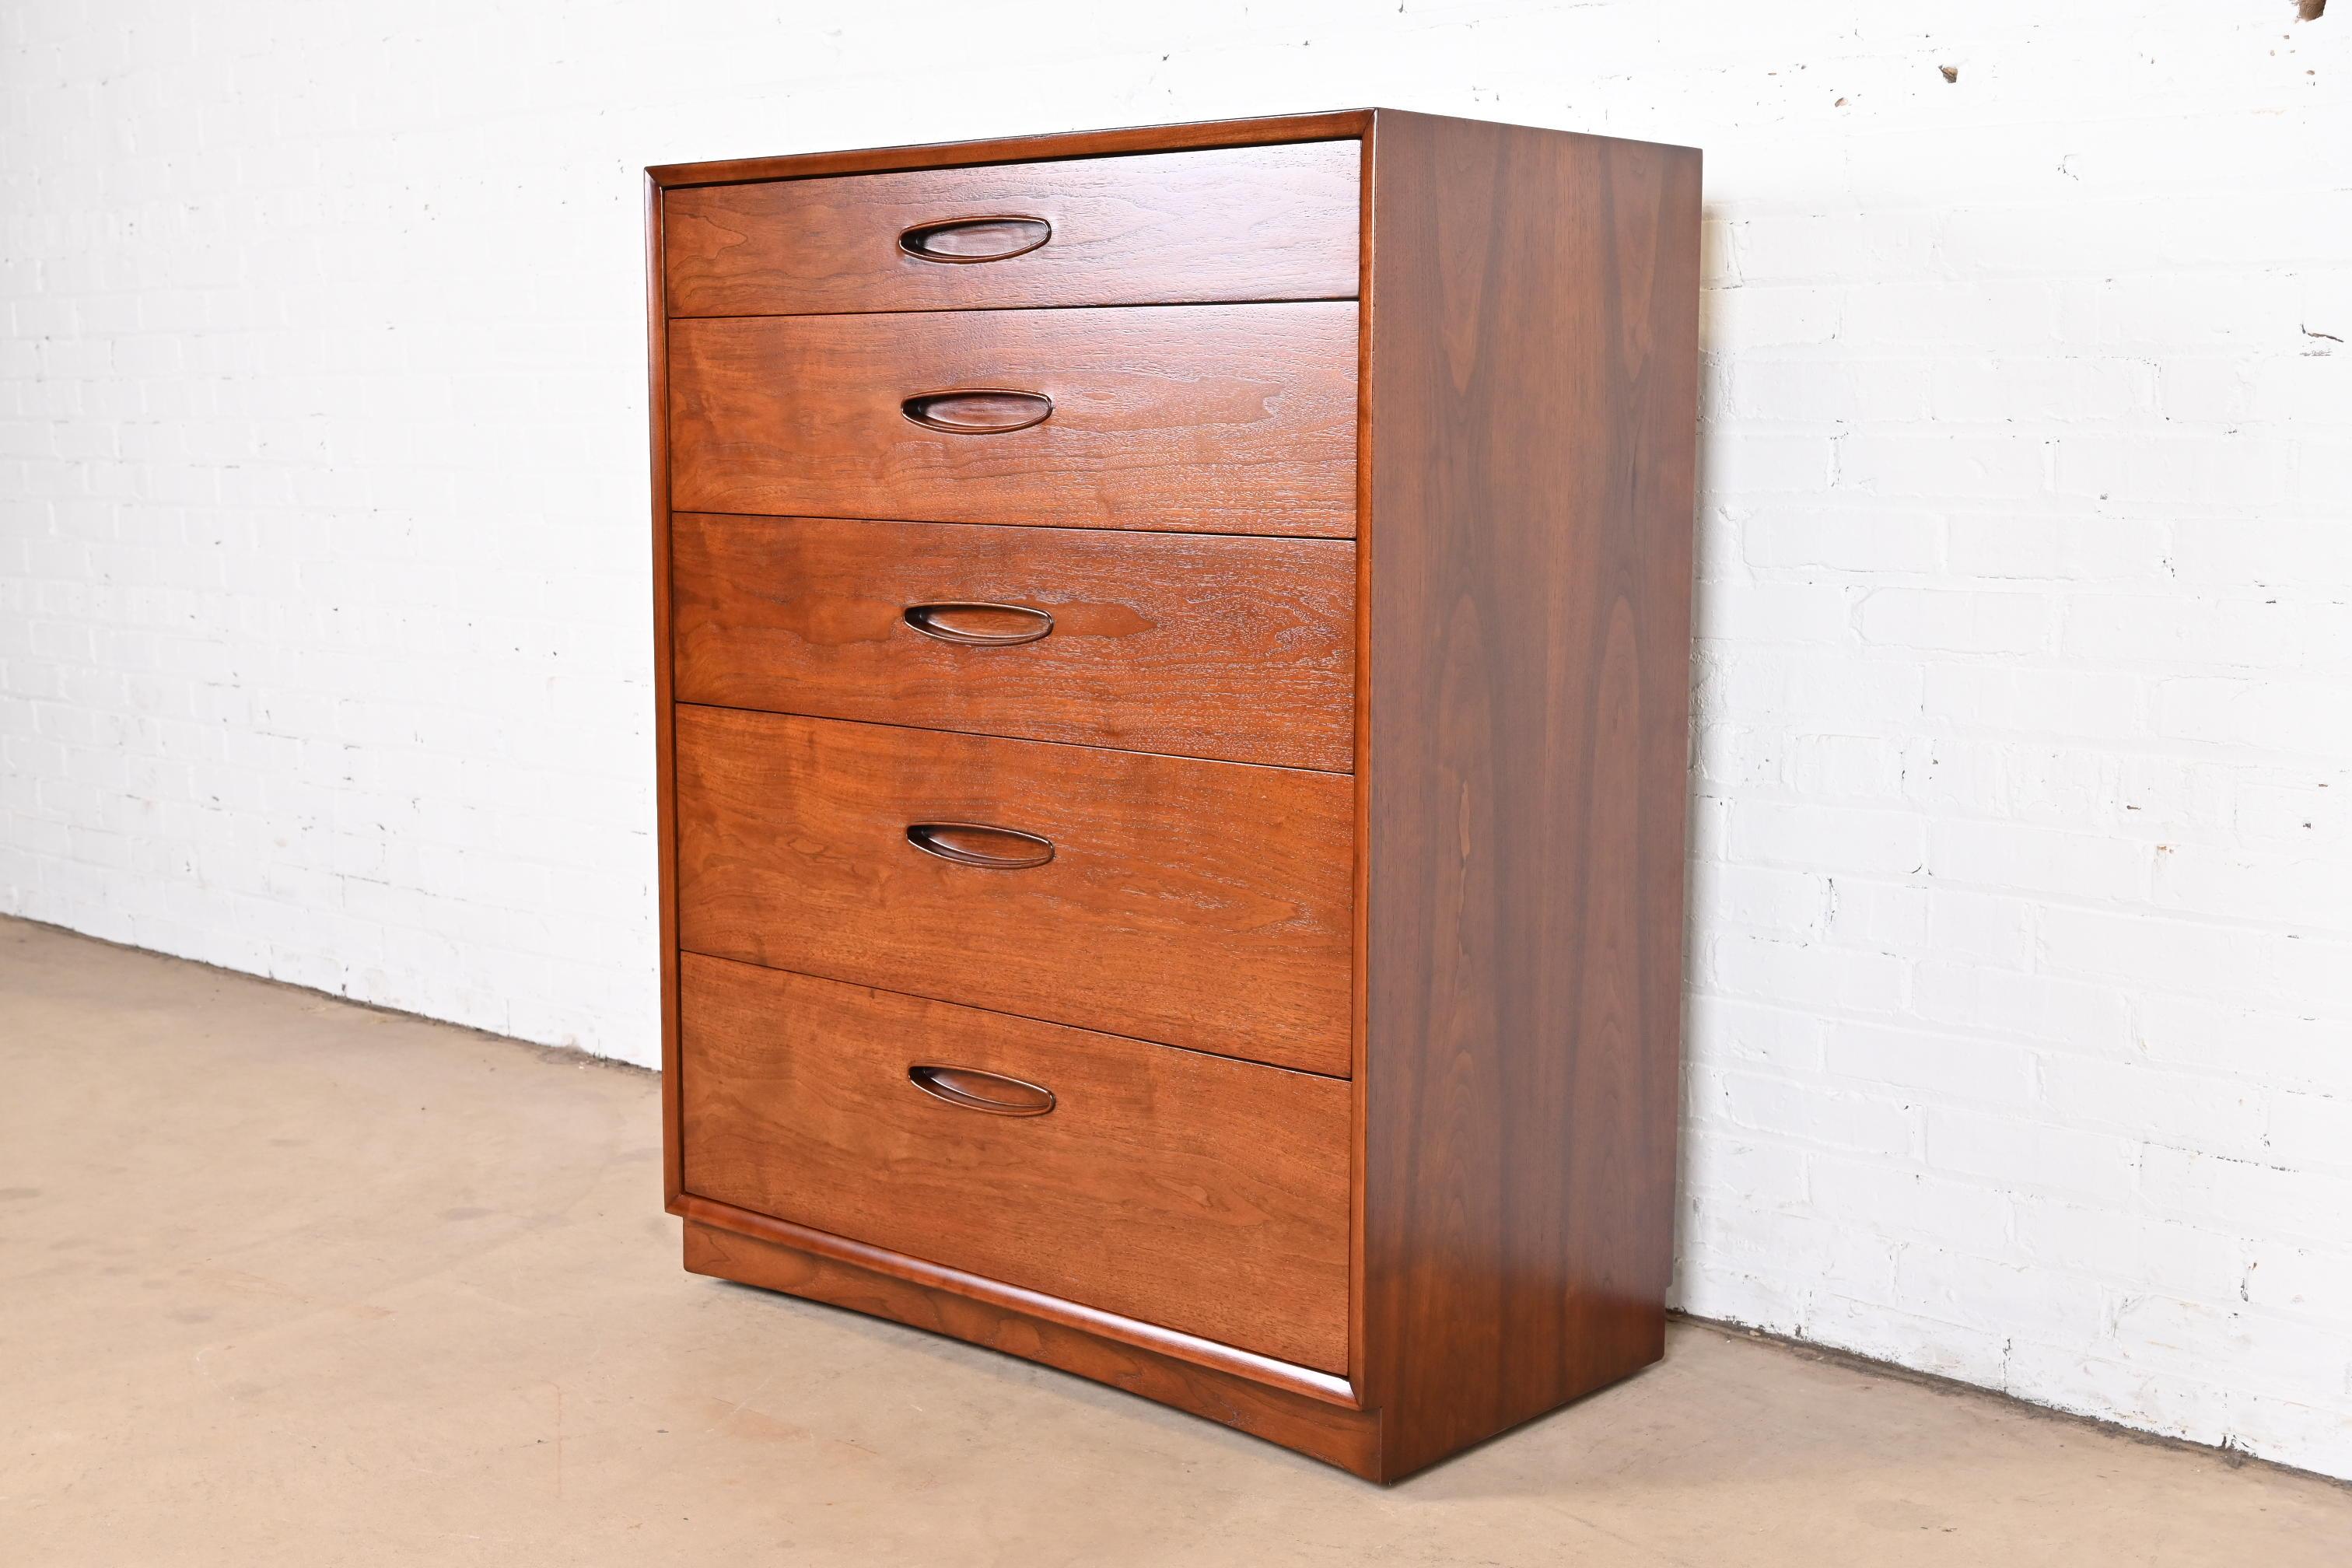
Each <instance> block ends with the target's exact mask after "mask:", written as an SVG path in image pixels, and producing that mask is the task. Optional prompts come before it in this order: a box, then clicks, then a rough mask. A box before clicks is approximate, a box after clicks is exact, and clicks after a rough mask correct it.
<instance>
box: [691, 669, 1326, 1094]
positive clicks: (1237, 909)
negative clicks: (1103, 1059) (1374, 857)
mask: <svg viewBox="0 0 2352 1568" xmlns="http://www.w3.org/2000/svg"><path fill="white" fill-rule="evenodd" d="M676 718H677V763H676V791H675V800H676V803H677V931H678V945H679V946H681V947H683V948H686V949H688V950H689V951H692V952H706V953H712V954H716V955H718V956H720V957H725V958H736V959H741V960H744V961H746V962H749V963H763V964H768V965H771V966H772V967H775V968H779V969H791V970H796V971H799V972H801V973H808V974H816V975H823V976H825V977H827V978H830V979H835V980H844V981H852V982H856V983H857V984H869V985H881V986H886V987H887V988H889V989H890V990H893V991H903V992H908V993H911V994H916V995H920V996H932V997H938V998H941V999H944V1000H949V1001H955V1002H962V1003H968V1004H970V1005H974V1006H980V1007H990V1008H994V1009H996V1010H998V1011H1000V1012H1006V1013H1019V1014H1023V1015H1025V1016H1029V1017H1034V1018H1045V1019H1050V1020H1052V1021H1054V1022H1056V1023H1062V1024H1072V1025H1076V1026H1080V1027H1084V1028H1090V1029H1100V1030H1105V1031H1108V1032H1109V1033H1113V1034H1120V1035H1131V1036H1136V1037H1140V1038H1143V1039H1150V1040H1162V1041H1166V1042H1168V1043H1169V1044H1171V1045H1179V1046H1189V1047H1194V1048H1197V1049H1200V1050H1205V1051H1214V1052H1216V1053H1218V1054H1220V1055H1223V1056H1231V1057H1241V1058H1248V1059H1251V1060H1255V1061H1264V1062H1271V1063H1274V1064H1276V1065H1277V1066H1281V1067H1288V1068H1300V1069H1303V1070H1306V1071H1308V1072H1320V1073H1331V1074H1342V1075H1344V1074H1346V1073H1347V1072H1349V1070H1350V1051H1349V1029H1350V970H1349V925H1350V910H1351V908H1352V904H1353V899H1354V893H1353V889H1352V885H1351V882H1352V879H1351V877H1350V867H1351V863H1352V862H1351V858H1352V855H1353V852H1354V846H1353V832H1352V821H1351V811H1352V807H1353V805H1354V785H1353V783H1352V781H1350V780H1349V778H1347V777H1345V776H1343V775H1341V774H1337V773H1307V772H1302V771H1298V770H1295V769H1288V768H1260V767H1247V766H1244V765H1243V764H1241V763H1211V762H1199V761H1194V760H1191V759H1187V758H1181V757H1158V756H1147V755H1143V754H1140V753H1137V752H1113V751H1105V750H1099V749H1097V748H1093V747H1087V746H1060V745H1049V744H1046V743H1045V742H1037V741H1008V740H997V739H993V738H989V737H982V736H976V735H952V734H946V733H941V732H939V731H927V730H907V729H898V728H894V727H891V726H887V725H879V724H850V723H841V722H837V721H832V720H824V719H804V718H799V717H792V716H785V715H782V714H772V713H746V712H739V711H736V710H730V709H722V708H698V707H692V706H680V707H679V708H677V710H676ZM961 825H979V826H980V827H982V828H988V829H996V830H999V831H994V832H975V831H971V830H969V829H967V828H964V827H962V826H961ZM910 830H911V831H910ZM1008 830H1009V831H1008ZM1041 840H1042V841H1043V846H1042V847H1041V845H1040V843H1039V841H1041ZM1048 856H1050V858H1047V857H1048Z"/></svg>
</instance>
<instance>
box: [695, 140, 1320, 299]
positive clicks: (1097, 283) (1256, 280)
mask: <svg viewBox="0 0 2352 1568" xmlns="http://www.w3.org/2000/svg"><path fill="white" fill-rule="evenodd" d="M1359 158H1360V143H1358V142H1292V143H1288V144H1286V145H1279V146H1272V147H1227V148H1216V149H1212V150H1210V151H1206V152H1198V153H1144V154H1139V155H1136V156H1133V157H1123V158H1070V159H1064V160H1060V161H1056V162H1053V163H998V164H984V165H978V166H974V167H971V168H962V169H914V170H907V171H904V172H899V173H893V174H842V175H827V176H824V177H820V178H814V179H801V180H770V181H763V182H761V183H758V184H734V185H700V186H688V187H683V188H679V189H676V190H671V191H669V192H667V193H666V194H665V195H663V197H662V253H663V258H664V269H665V271H666V273H667V291H668V298H669V313H670V314H671V315H673V316H792V315H826V314H832V313H835V312H847V311H875V310H971V309H975V308H983V307H993V306H1015V305H1122V304H1166V305H1181V304H1191V303H1195V302H1200V301H1222V300H1345V299H1352V298H1354V297H1355V293H1356V266H1357V255H1356V226H1357V218H1358V213H1359V210H1360V187H1359V184H1358V166H1359V165H1358V160H1359Z"/></svg>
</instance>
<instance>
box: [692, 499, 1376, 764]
mask: <svg viewBox="0 0 2352 1568" xmlns="http://www.w3.org/2000/svg"><path fill="white" fill-rule="evenodd" d="M670 584H671V590H670V592H671V601H670V603H671V609H670V616H671V621H670V625H671V637H672V642H673V647H674V648H675V656H674V657H675V661H676V662H675V664H674V666H673V672H672V677H671V679H672V690H673V691H674V692H675V694H676V695H677V700H679V701H681V702H707V703H712V704H715V705H717V706H719V707H722V708H764V709H768V710H773V711H777V712H788V713H807V714H812V715H814V716H817V717H820V718H829V719H865V720H872V721H877V722H881V723H887V724H912V725H918V726H920V727H922V728H924V729H936V730H974V731H982V732H983V733H988V734H996V735H1021V736H1026V737H1028V738H1029V739H1032V740H1039V741H1075V742H1079V743H1080V744H1084V745H1099V746H1116V747H1118V748H1120V749H1122V750H1127V751H1139V752H1176V753H1179V754H1181V755H1185V756H1196V757H1219V758H1223V759H1225V760H1227V761H1231V762H1244V763H1275V764H1277V765H1283V766H1289V767H1303V768H1322V769H1326V770H1329V771H1333V772H1342V773H1344V772H1346V771H1348V770H1349V769H1350V768H1352V767H1353V766H1354V765H1355V758H1354V737H1355V718H1354V704H1355V684H1356V683H1355V658H1354V646H1355V615H1356V547H1355V546H1354V544H1352V543H1351V542H1349V541H1347V540H1335V539H1200V538H1192V537H1188V536H1186V535H1183V534H1175V533H1106V532H1100V531H1095V530H1092V529H1060V528H992V527H987V526H983V525H982V524H978V523H919V522H853V521H844V520H840V519H833V518H814V517H709V516H704V515H701V514H698V513H695V512H679V513H677V515H676V516H675V517H673V518H672V520H671V522H670Z"/></svg>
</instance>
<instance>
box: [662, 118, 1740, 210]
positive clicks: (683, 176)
mask: <svg viewBox="0 0 2352 1568" xmlns="http://www.w3.org/2000/svg"><path fill="white" fill-rule="evenodd" d="M1409 113H1410V111H1407V110H1394V109H1341V110H1326V111H1323V112H1319V113H1311V114H1276V115H1265V116H1261V117H1257V118H1253V119H1245V120H1210V121H1193V122H1191V123H1184V124H1176V125H1142V126H1129V127H1124V128H1121V129H1118V130H1108V131H1069V132H1051V133H1048V134H1044V135H1036V136H1000V137H992V138H988V139H986V140H982V141H977V142H928V143H919V144H916V145H910V146H901V147H869V148H862V149H854V150H848V151H841V152H817V153H787V154H783V155H781V156H776V157H769V158H725V159H718V160H714V161H710V162H705V163H656V164H653V165H651V166H649V167H648V168H647V169H646V179H647V180H649V181H650V182H651V183H652V184H654V185H655V186H656V187H657V188H660V189H664V190H668V189H674V188H677V187H678V186H683V185H716V184H740V183H743V182H746V181H754V180H796V179H809V178H813V177H815V176H819V175H824V174H876V173H880V172H883V171H887V170H892V169H940V168H952V167H957V166H960V165H971V164H979V163H1039V162H1044V161H1046V160H1050V159H1055V158H1100V157H1110V156H1115V155H1118V154H1120V153H1173V152H1182V151H1187V150H1191V149H1196V148H1208V147H1247V146H1255V145H1260V144H1264V143H1267V142H1320V141H1337V140H1340V139H1343V138H1351V137H1360V136H1362V135H1364V134H1365V133H1366V132H1369V131H1370V130H1371V129H1372V127H1373V125H1374V123H1375V122H1376V121H1380V120H1382V119H1386V118H1394V117H1399V116H1404V115H1407V114H1409ZM1413 117H1414V118H1432V119H1434V118H1443V117H1441V116H1426V117H1424V116H1417V115H1416V116H1413ZM1525 129H1545V128H1542V127H1526V128H1525ZM1553 133H1554V134H1557V135H1561V136H1571V135H1580V134H1582V132H1569V131H1555V132H1553ZM1597 140H1599V138H1597ZM1680 150H1681V151H1690V152H1695V151H1696V149H1680Z"/></svg>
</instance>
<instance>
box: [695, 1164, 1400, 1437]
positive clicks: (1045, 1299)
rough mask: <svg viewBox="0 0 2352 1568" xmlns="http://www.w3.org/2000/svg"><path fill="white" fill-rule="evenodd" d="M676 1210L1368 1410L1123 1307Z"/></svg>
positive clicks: (769, 1226)
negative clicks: (1089, 1303) (1110, 1308)
mask: <svg viewBox="0 0 2352 1568" xmlns="http://www.w3.org/2000/svg"><path fill="white" fill-rule="evenodd" d="M669 1212H670V1213H672V1214H674V1215H677V1216H678V1217H679V1218H681V1219H689V1220H693V1221H695V1222H696V1223H697V1224H699V1225H707V1226H715V1227H717V1228H718V1229H720V1230H731V1231H734V1232H736V1233H737V1234H739V1235H741V1236H748V1237H751V1238H752V1239H753V1240H754V1241H767V1242H774V1243H777V1244H779V1245H781V1246H784V1247H797V1248H799V1249H800V1250H801V1251H803V1252H813V1253H815V1254H816V1255H817V1256H818V1257H820V1258H832V1259H834V1260H835V1261H836V1262H841V1263H851V1264H855V1265H856V1266H857V1267H858V1268H866V1269H871V1270H872V1271H873V1272H875V1273H877V1274H887V1275H888V1276H890V1277H891V1278H892V1279H904V1280H906V1281H907V1282H908V1283H909V1284H912V1285H921V1286H924V1287H926V1288H927V1289H933V1290H945V1291H947V1292H948V1293H950V1295H956V1296H962V1297H966V1298H968V1299H970V1300H974V1301H981V1302H985V1303H986V1304H988V1305H990V1306H992V1307H1001V1308H1004V1309H1006V1310H1011V1311H1015V1312H1021V1313H1024V1314H1025V1315H1027V1316H1029V1317H1033V1318H1042V1319H1044V1320H1045V1321H1047V1322H1049V1323H1055V1324H1058V1325H1060V1326H1061V1327H1063V1328H1066V1329H1076V1330H1077V1331H1080V1332H1082V1333H1089V1334H1094V1335H1096V1336H1097V1337H1098V1338H1101V1339H1106V1340H1111V1341H1115V1342H1118V1343H1120V1344H1124V1345H1131V1346H1133V1347H1135V1348H1136V1349H1138V1350H1146V1351H1150V1352H1154V1353H1156V1354H1159V1355H1164V1356H1169V1357H1171V1358H1172V1359H1174V1360H1177V1361H1183V1362H1190V1363H1192V1365H1194V1366H1201V1367H1206V1368H1208V1369H1209V1370H1210V1371H1211V1372H1221V1373H1228V1374H1230V1375H1232V1376H1234V1377H1243V1378H1247V1379H1248V1380H1249V1381H1250V1382H1252V1383H1256V1384H1264V1385H1265V1386H1266V1387H1268V1388H1278V1389H1281V1390H1283V1391H1284V1392H1285V1393H1288V1394H1303V1395H1305V1396H1306V1397H1307V1398H1309V1399H1313V1400H1317V1401H1318V1402H1320V1403H1322V1404H1325V1405H1338V1406H1339V1408H1340V1409H1342V1410H1361V1409H1362V1408H1363V1406H1362V1405H1360V1404H1358V1403H1357V1401H1356V1393H1355V1390H1354V1388H1352V1387H1351V1386H1350V1385H1349V1382H1348V1380H1347V1379H1346V1378H1344V1377H1339V1376H1338V1375H1336V1374H1334V1373H1328V1372H1318V1371H1317V1370H1315V1369H1314V1368H1313V1367H1305V1366H1299V1365H1297V1364H1296V1363H1292V1362H1286V1361H1280V1360H1277V1359H1276V1358H1275V1357H1273V1356H1269V1355H1260V1354H1258V1353H1257V1352H1255V1351H1245V1350H1241V1349H1237V1348H1236V1347H1234V1346H1233V1345H1228V1344H1222V1343H1220V1342H1217V1341H1215V1340H1204V1339H1202V1338H1201V1337H1200V1336H1199V1335H1197V1334H1188V1333H1184V1332H1182V1331H1179V1330H1176V1329H1168V1328H1162V1327H1160V1325H1159V1324H1157V1323H1147V1322H1144V1321H1141V1320H1140V1319H1137V1318H1128V1317H1122V1316H1120V1315H1119V1314H1118V1313H1117V1312H1107V1311H1104V1310H1101V1309H1100V1308H1097V1307H1082V1306H1080V1305H1079V1304H1078V1303H1077V1302H1076V1301H1070V1300H1064V1299H1063V1298H1061V1297H1059V1296H1049V1295H1047V1294H1045V1292H1044V1291H1042V1290H1030V1289H1024V1288H1023V1287H1021V1286H1018V1285H1007V1284H1005V1283H1003V1281H1002V1280H997V1279H986V1278H984V1277H982V1276H981V1275H978V1274H967V1273H965V1272H964V1271H963V1270H962V1269H961V1268H948V1267H946V1266H945V1265H944V1264H938V1263H926V1262H924V1261H923V1260H922V1259H921V1258H909V1257H908V1256H907V1255H906V1254H905V1253H902V1252H892V1251H890V1250H889V1249H888V1248H887V1247H873V1246H869V1245H868V1244H866V1243H865V1242H862V1241H852V1240H850V1239H849V1238H847V1237H839V1236H835V1235H833V1234H831V1233H830V1232H827V1231H822V1230H813V1229H811V1228H810V1227H808V1226H804V1225H795V1224H793V1222H792V1221H790V1220H782V1219H775V1218H772V1217H771V1216H769V1215H763V1214H755V1213H753V1212H752V1211H751V1210H750V1209H741V1208H737V1207H736V1206H735V1205H732V1204H723V1203H720V1202H719V1201H718V1200H716V1199H714V1198H706V1197H701V1196H698V1195H697V1194H693V1193H681V1194H678V1198H677V1202H676V1203H674V1204H672V1205H670V1209H669Z"/></svg>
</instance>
